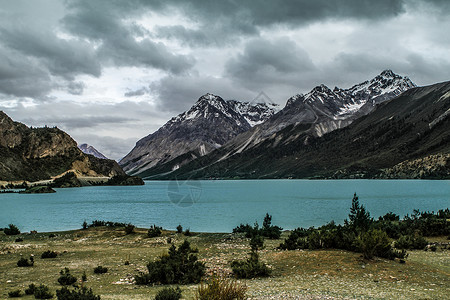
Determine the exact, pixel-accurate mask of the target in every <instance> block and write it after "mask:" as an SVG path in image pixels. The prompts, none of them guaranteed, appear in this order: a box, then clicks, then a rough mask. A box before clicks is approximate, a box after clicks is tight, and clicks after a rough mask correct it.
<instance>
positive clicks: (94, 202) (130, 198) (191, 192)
mask: <svg viewBox="0 0 450 300" xmlns="http://www.w3.org/2000/svg"><path fill="white" fill-rule="evenodd" d="M355 192H356V193H357V194H358V196H359V199H360V203H361V204H363V205H364V206H365V207H366V208H367V209H368V210H369V211H370V213H371V216H372V217H375V218H378V217H379V216H380V215H384V214H385V213H387V212H394V213H396V214H399V215H400V216H401V217H403V216H404V215H406V214H411V213H412V212H413V209H420V210H421V211H437V210H439V209H445V208H449V207H450V181H448V180H447V181H445V180H432V181H428V180H240V181H185V182H176V181H170V182H169V181H146V184H145V186H131V187H83V188H69V189H57V193H54V194H35V195H27V194H0V203H1V210H0V227H6V226H7V225H8V224H10V223H13V224H15V225H17V226H18V227H19V228H20V229H21V230H22V231H30V230H37V231H62V230H69V229H78V228H81V224H82V223H83V221H84V220H86V221H87V222H88V223H90V222H91V221H92V220H95V219H98V220H105V221H116V222H127V223H128V222H129V223H132V224H134V225H136V226H139V227H149V226H150V225H153V224H156V225H158V226H162V227H163V228H166V229H175V228H176V226H177V225H178V224H181V225H182V226H183V228H190V230H191V231H199V232H231V230H232V229H233V228H234V227H235V226H237V225H239V224H240V223H250V224H253V223H254V222H255V221H258V222H259V224H262V220H263V218H264V215H265V214H266V212H268V213H269V214H271V215H272V216H273V219H272V223H273V224H275V225H279V226H281V227H283V228H284V229H294V228H296V227H299V226H301V227H309V226H320V225H323V224H326V223H328V222H330V221H332V220H334V221H335V222H337V223H342V222H343V220H344V219H345V218H347V216H348V213H349V208H350V206H351V200H352V197H353V193H355Z"/></svg>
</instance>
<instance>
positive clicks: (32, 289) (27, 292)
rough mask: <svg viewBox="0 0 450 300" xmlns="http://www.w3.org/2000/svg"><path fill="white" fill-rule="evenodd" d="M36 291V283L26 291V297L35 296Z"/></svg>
mask: <svg viewBox="0 0 450 300" xmlns="http://www.w3.org/2000/svg"><path fill="white" fill-rule="evenodd" d="M35 291H36V286H35V285H34V283H32V284H30V285H29V286H28V288H27V289H25V294H26V295H34V292H35Z"/></svg>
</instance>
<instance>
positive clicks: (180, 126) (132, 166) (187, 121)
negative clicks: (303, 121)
mask: <svg viewBox="0 0 450 300" xmlns="http://www.w3.org/2000/svg"><path fill="white" fill-rule="evenodd" d="M278 110H279V109H278V106H277V105H276V104H266V103H256V104H255V103H248V102H239V101H235V100H229V101H225V100H223V99H222V98H221V97H219V96H216V95H212V94H206V95H203V96H202V97H200V98H199V99H198V100H197V102H196V103H195V104H194V105H193V106H192V107H191V109H189V110H188V111H186V112H184V113H182V114H180V115H178V116H176V117H174V118H172V119H171V120H170V121H168V122H167V123H166V124H165V125H164V126H162V127H161V128H160V129H158V130H157V131H156V132H154V133H152V134H150V135H148V136H146V137H144V138H143V139H141V140H139V141H138V142H137V143H136V146H135V147H134V148H133V149H132V150H131V152H130V153H129V154H127V155H126V156H125V157H124V158H123V159H122V160H121V161H120V162H119V164H120V165H121V166H122V167H123V169H124V170H125V171H126V172H127V173H128V174H132V175H140V176H141V175H142V174H144V173H145V171H146V170H148V169H150V168H152V167H155V166H161V165H164V166H165V168H168V169H169V170H174V169H177V168H179V167H180V166H181V165H183V164H185V163H187V162H189V161H191V160H193V159H195V158H198V157H201V156H203V155H206V154H208V153H210V152H211V151H213V150H215V149H217V148H219V147H221V146H222V145H223V144H225V143H226V142H228V141H229V140H230V139H232V138H234V137H235V136H237V135H238V134H240V133H242V132H245V131H247V130H249V129H250V128H251V127H252V126H254V125H256V124H260V123H262V122H264V121H265V120H267V119H268V118H269V117H271V116H272V115H273V114H274V113H276V112H277V111H278ZM175 158H176V160H174V159H175Z"/></svg>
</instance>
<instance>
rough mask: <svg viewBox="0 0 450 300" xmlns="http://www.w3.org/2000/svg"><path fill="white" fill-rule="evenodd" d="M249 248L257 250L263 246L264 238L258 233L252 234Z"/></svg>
mask: <svg viewBox="0 0 450 300" xmlns="http://www.w3.org/2000/svg"><path fill="white" fill-rule="evenodd" d="M250 248H251V249H252V251H258V250H261V249H263V248H264V238H263V237H262V236H260V235H254V236H253V237H252V238H251V239H250Z"/></svg>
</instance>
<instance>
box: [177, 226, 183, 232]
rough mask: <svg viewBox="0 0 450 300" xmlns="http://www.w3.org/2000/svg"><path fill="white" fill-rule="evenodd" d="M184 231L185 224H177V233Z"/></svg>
mask: <svg viewBox="0 0 450 300" xmlns="http://www.w3.org/2000/svg"><path fill="white" fill-rule="evenodd" d="M182 232H183V226H181V224H180V225H178V226H177V233H182Z"/></svg>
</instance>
